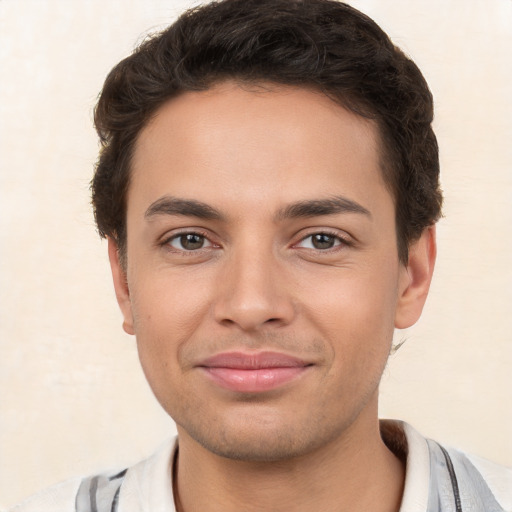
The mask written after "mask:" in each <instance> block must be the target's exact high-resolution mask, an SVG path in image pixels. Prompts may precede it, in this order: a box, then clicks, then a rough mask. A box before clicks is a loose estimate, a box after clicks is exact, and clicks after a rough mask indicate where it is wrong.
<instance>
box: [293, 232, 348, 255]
mask: <svg viewBox="0 0 512 512" xmlns="http://www.w3.org/2000/svg"><path fill="white" fill-rule="evenodd" d="M341 245H349V243H348V242H347V241H345V240H344V239H343V238H341V237H340V236H336V235H331V234H330V233H313V234H312V235H309V236H306V237H305V238H303V239H302V240H301V241H300V243H299V244H298V245H297V246H298V247H301V248H303V249H315V250H317V251H326V250H329V249H333V248H335V247H338V246H341Z"/></svg>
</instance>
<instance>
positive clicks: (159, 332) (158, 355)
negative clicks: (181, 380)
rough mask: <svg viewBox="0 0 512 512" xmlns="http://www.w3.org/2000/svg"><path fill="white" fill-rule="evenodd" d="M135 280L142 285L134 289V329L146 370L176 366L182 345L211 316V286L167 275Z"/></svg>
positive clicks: (142, 277)
mask: <svg viewBox="0 0 512 512" xmlns="http://www.w3.org/2000/svg"><path fill="white" fill-rule="evenodd" d="M134 281H135V282H137V283H138V285H139V286H137V287H135V288H134V289H132V290H131V302H132V312H133V318H134V330H135V335H136V339H137V346H138V350H139V356H140V359H141V363H142V365H143V367H144V370H145V371H146V374H147V373H148V372H149V371H150V370H151V371H152V372H154V371H157V369H158V368H160V370H162V369H164V368H168V367H169V366H171V367H176V366H177V364H178V356H179V352H180V349H181V347H182V345H183V344H185V343H187V341H188V340H190V339H191V338H193V337H194V334H195V333H196V332H197V331H198V330H199V329H200V328H201V325H202V324H204V322H206V321H207V319H208V318H209V315H210V303H211V298H210V295H209V293H208V291H207V288H206V287H202V290H199V291H198V289H197V286H194V283H193V282H191V281H190V280H182V279H175V278H174V279H173V277H172V276H164V275H160V276H159V277H158V278H156V279H155V278H154V277H153V276H147V275H146V276H138V277H137V280H134ZM141 285H142V286H141ZM149 378H150V377H149V376H148V379H149Z"/></svg>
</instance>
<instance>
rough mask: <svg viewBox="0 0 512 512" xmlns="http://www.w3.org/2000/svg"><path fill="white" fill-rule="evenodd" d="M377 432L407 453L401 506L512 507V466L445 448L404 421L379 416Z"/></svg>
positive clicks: (434, 509)
mask: <svg viewBox="0 0 512 512" xmlns="http://www.w3.org/2000/svg"><path fill="white" fill-rule="evenodd" d="M381 433H382V435H383V439H384V440H385V442H386V444H387V445H388V447H389V448H390V449H391V450H392V451H393V452H395V453H396V454H397V456H402V458H405V459H406V479H405V487H404V494H403V501H402V508H401V509H400V511H401V512H425V511H428V512H439V511H455V510H468V511H469V510H471V511H472V512H512V468H507V467H505V466H501V465H499V464H495V463H493V462H490V461H488V460H485V459H483V458H480V457H476V456H474V455H469V454H466V453H464V452H462V451H459V450H455V449H451V448H445V447H444V446H443V445H441V444H439V443H437V442H436V441H433V440H431V439H427V438H425V437H423V436H422V435H421V434H420V433H419V432H417V431H416V430H415V429H414V428H413V427H411V425H409V424H407V423H405V422H401V421H394V420H384V421H381ZM456 503H459V508H454V506H455V504H456ZM460 506H462V508H460Z"/></svg>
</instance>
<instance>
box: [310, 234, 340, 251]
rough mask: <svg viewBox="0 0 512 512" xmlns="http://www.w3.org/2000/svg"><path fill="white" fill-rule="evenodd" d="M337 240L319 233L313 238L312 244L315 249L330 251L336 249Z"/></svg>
mask: <svg viewBox="0 0 512 512" xmlns="http://www.w3.org/2000/svg"><path fill="white" fill-rule="evenodd" d="M335 243H336V238H335V237H334V236H331V235H326V234H325V233H318V234H316V235H313V236H312V237H311V244H312V245H313V247H314V248H315V249H330V248H331V247H334V245H335Z"/></svg>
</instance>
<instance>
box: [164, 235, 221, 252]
mask: <svg viewBox="0 0 512 512" xmlns="http://www.w3.org/2000/svg"><path fill="white" fill-rule="evenodd" d="M169 245H170V246H171V247H173V248H174V249H179V250H181V251H183V250H185V251H196V250H198V249H203V248H204V247H209V246H210V245H211V243H210V242H209V241H208V240H207V239H206V238H205V237H204V236H203V235H199V234H198V233H184V234H182V235H178V236H176V237H174V238H172V239H171V240H170V241H169Z"/></svg>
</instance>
